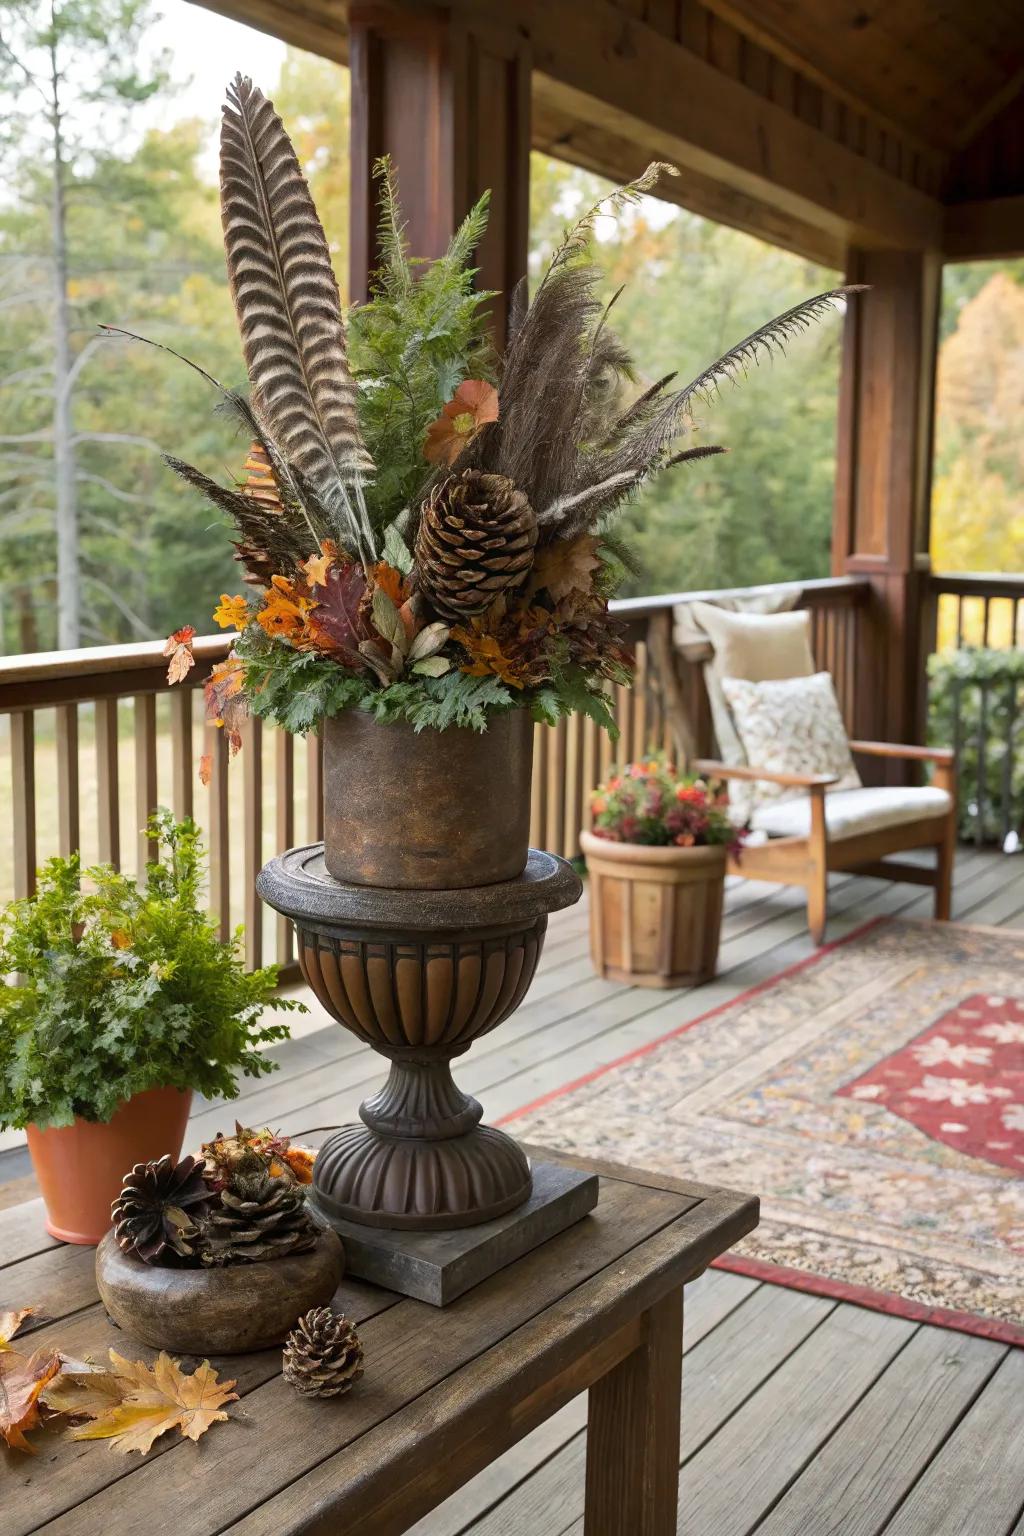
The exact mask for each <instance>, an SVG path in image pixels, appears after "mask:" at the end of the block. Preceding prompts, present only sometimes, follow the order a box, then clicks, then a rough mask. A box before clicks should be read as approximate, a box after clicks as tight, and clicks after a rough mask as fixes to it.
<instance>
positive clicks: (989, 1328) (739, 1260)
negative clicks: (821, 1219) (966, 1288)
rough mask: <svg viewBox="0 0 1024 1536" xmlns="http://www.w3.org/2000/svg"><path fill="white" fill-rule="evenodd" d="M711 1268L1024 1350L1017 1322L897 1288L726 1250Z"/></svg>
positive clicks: (1023, 1335) (1022, 1337)
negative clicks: (915, 1297)
mask: <svg viewBox="0 0 1024 1536" xmlns="http://www.w3.org/2000/svg"><path fill="white" fill-rule="evenodd" d="M711 1267H712V1269H722V1270H725V1271H727V1273H729V1274H731V1275H745V1276H746V1277H747V1279H749V1280H763V1281H765V1282H766V1283H767V1284H769V1285H780V1286H783V1287H785V1289H786V1290H789V1291H805V1292H807V1294H808V1295H810V1296H825V1297H828V1298H829V1299H830V1300H832V1301H848V1302H851V1303H852V1304H853V1305H854V1306H856V1307H866V1308H867V1309H868V1310H869V1311H871V1312H887V1313H888V1314H889V1316H890V1317H903V1318H906V1319H907V1320H908V1321H910V1322H915V1323H931V1324H932V1325H933V1326H934V1327H937V1328H948V1329H950V1330H951V1331H955V1332H957V1333H970V1334H973V1335H974V1336H975V1337H976V1338H979V1339H991V1340H992V1341H993V1342H994V1343H997V1344H1010V1345H1015V1346H1016V1347H1017V1348H1018V1349H1024V1328H1020V1327H1018V1326H1017V1325H1016V1324H1015V1323H1003V1322H1000V1321H999V1319H998V1318H994V1317H978V1316H976V1314H975V1313H973V1312H956V1311H952V1310H951V1309H950V1308H948V1307H929V1306H926V1305H925V1304H924V1302H920V1301H911V1299H910V1298H909V1297H907V1296H897V1295H896V1294H895V1293H894V1292H893V1291H878V1290H875V1289H874V1287H873V1286H870V1285H853V1284H851V1283H850V1282H849V1281H847V1280H832V1279H830V1278H829V1277H828V1276H827V1275H815V1274H812V1273H810V1272H808V1271H806V1270H803V1269H793V1268H791V1267H790V1266H789V1265H787V1264H773V1263H771V1262H770V1261H769V1260H768V1259H748V1258H744V1257H742V1256H741V1255H740V1254H738V1253H723V1254H722V1255H721V1257H720V1258H717V1259H712V1261H711Z"/></svg>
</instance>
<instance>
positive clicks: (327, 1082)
mask: <svg viewBox="0 0 1024 1536" xmlns="http://www.w3.org/2000/svg"><path fill="white" fill-rule="evenodd" d="M930 900H931V893H930V892H922V891H920V890H919V889H918V888H916V887H913V886H894V885H889V884H887V883H886V882H882V881H877V880H871V879H864V878H859V877H854V876H842V877H835V878H834V879H833V881H832V885H831V893H830V912H831V919H830V924H829V937H830V938H838V937H840V936H841V935H842V934H844V933H848V932H850V931H851V930H852V929H853V928H855V927H857V926H858V925H859V924H861V923H863V922H864V921H866V920H867V919H868V918H870V917H873V916H877V915H879V914H882V913H902V914H906V915H915V916H927V915H928V913H929V911H930V906H929V903H930ZM584 903H585V899H584ZM954 914H955V917H956V918H958V919H959V920H960V921H967V922H972V923H979V924H989V925H1006V926H1013V927H1024V862H1021V863H1018V862H1017V861H1015V860H1012V859H1006V858H1004V857H1002V856H1000V855H997V854H993V853H991V852H979V851H975V850H968V849H961V851H960V855H959V858H958V862H957V870H956V883H955V898H954ZM810 952H811V946H810V941H809V938H808V935H807V931H806V925H805V922H804V914H803V910H802V907H801V905H800V902H799V896H798V893H797V892H787V891H785V890H783V889H780V888H779V887H767V886H761V885H755V884H754V883H753V882H742V881H741V882H738V883H736V884H735V885H733V886H732V888H731V889H730V891H729V893H728V897H727V907H726V918H725V924H724V930H723V942H722V950H721V958H720V973H719V975H718V977H717V978H716V980H715V981H714V982H713V983H711V984H710V985H708V986H705V987H702V988H700V989H697V990H694V991H691V992H686V993H680V992H671V993H663V992H651V991H642V990H639V989H631V988H628V987H624V986H618V985H613V984H611V983H607V982H604V981H600V980H598V979H597V978H595V977H594V975H593V973H592V970H591V967H590V961H589V956H588V950H587V936H586V911H585V904H581V906H580V907H577V908H575V909H574V910H572V911H570V912H567V913H563V914H559V915H558V916H556V917H555V918H554V919H553V920H552V923H551V928H550V933H549V941H548V945H547V948H546V951H545V955H544V959H543V962H542V966H541V970H540V974H539V975H538V977H537V980H536V982H535V985H534V987H533V989H532V991H531V993H530V996H529V998H528V1000H527V1002H526V1004H525V1005H524V1006H523V1008H522V1009H521V1010H520V1011H519V1013H518V1014H516V1015H515V1017H514V1018H513V1019H512V1020H510V1021H509V1023H508V1024H507V1025H505V1026H504V1027H503V1028H502V1029H500V1030H497V1031H495V1033H494V1035H493V1036H489V1037H487V1038H486V1039H485V1040H484V1041H482V1042H481V1043H480V1044H479V1045H478V1046H477V1047H476V1048H475V1049H474V1050H473V1051H472V1052H471V1054H470V1055H469V1056H468V1057H466V1058H465V1060H464V1062H463V1063H462V1065H461V1067H460V1071H459V1081H460V1083H461V1084H462V1085H464V1086H465V1087H466V1088H467V1089H469V1090H470V1091H472V1092H475V1093H477V1094H478V1095H479V1096H480V1097H481V1098H482V1099H483V1102H484V1105H485V1108H486V1112H487V1115H488V1117H490V1118H492V1119H493V1118H497V1117H499V1116H501V1115H503V1114H505V1113H507V1112H509V1111H511V1110H513V1109H515V1108H517V1107H519V1106H521V1105H523V1104H525V1103H528V1102H530V1101H531V1100H532V1099H534V1098H536V1097H538V1096H539V1095H540V1094H543V1093H544V1092H546V1091H548V1090H550V1089H553V1088H556V1087H558V1086H559V1085H561V1084H563V1083H565V1082H566V1081H568V1080H570V1079H571V1078H574V1077H577V1076H579V1075H580V1074H581V1073H583V1072H585V1071H587V1070H589V1069H591V1068H593V1067H596V1066H599V1065H600V1064H602V1063H603V1062H607V1061H609V1060H612V1059H615V1058H616V1057H618V1056H620V1055H622V1054H623V1053H624V1052H626V1051H628V1050H630V1049H632V1048H633V1047H635V1046H638V1045H642V1044H643V1043H644V1042H646V1041H648V1040H651V1039H653V1038H655V1037H657V1036H658V1035H659V1034H662V1033H664V1032H665V1031H666V1030H667V1029H669V1028H671V1027H672V1026H674V1025H677V1024H680V1023H682V1022H685V1021H686V1019H688V1018H693V1017H696V1016H697V1015H698V1014H700V1013H703V1012H704V1011H706V1010H707V1009H708V1008H710V1007H713V1006H715V1005H716V1004H718V1003H721V1002H724V1001H727V1000H728V999H730V998H731V997H733V996H736V995H737V994H739V993H740V992H742V991H744V990H745V989H746V988H748V987H750V986H752V985H753V984H755V983H756V982H758V981H761V980H764V979H766V978H768V977H771V976H773V975H775V974H777V973H778V972H779V971H781V970H783V969H785V968H786V967H787V966H789V965H791V964H792V963H793V962H794V961H797V960H799V959H801V958H802V957H804V956H805V955H807V954H809V953H810ZM301 1022H302V1025H303V1028H302V1032H301V1034H299V1036H298V1037H297V1038H295V1039H293V1040H292V1041H289V1042H288V1043H286V1044H285V1045H283V1046H281V1047H279V1048H277V1049H276V1050H275V1052H274V1055H275V1056H276V1057H277V1059H278V1061H279V1063H280V1067H281V1070H280V1072H279V1073H277V1074H275V1076H274V1078H273V1079H272V1080H270V1081H269V1082H268V1083H267V1084H266V1086H263V1087H261V1088H259V1089H257V1090H255V1091H253V1092H251V1093H249V1094H247V1095H246V1096H245V1097H244V1098H242V1099H241V1100H239V1101H238V1103H237V1104H235V1105H232V1106H230V1107H229V1109H228V1110H227V1111H225V1110H224V1109H223V1108H217V1107H216V1106H211V1105H206V1104H203V1105H200V1107H199V1109H198V1111H197V1114H196V1115H195V1117H194V1122H193V1130H194V1138H193V1139H195V1140H198V1139H199V1137H200V1136H202V1137H206V1136H207V1135H210V1134H212V1133H213V1131H214V1130H215V1129H217V1128H218V1127H219V1126H221V1125H223V1124H224V1123H225V1121H226V1120H230V1119H231V1118H233V1117H234V1115H235V1114H236V1113H237V1114H238V1115H239V1116H240V1117H241V1118H243V1119H244V1120H247V1121H249V1122H250V1123H255V1122H259V1123H263V1122H270V1123H272V1124H273V1125H275V1126H280V1127H281V1128H282V1129H283V1130H285V1131H290V1132H293V1133H296V1132H301V1131H303V1130H305V1129H307V1128H313V1127H318V1126H329V1125H332V1124H336V1123H338V1122H339V1121H341V1120H343V1119H346V1118H351V1117H353V1116H354V1114H355V1112H356V1108H357V1106H358V1103H359V1101H360V1099H361V1098H362V1097H363V1096H364V1095H365V1093H366V1090H367V1086H368V1084H369V1083H371V1082H373V1081H374V1080H375V1079H376V1078H378V1077H379V1070H378V1064H377V1063H376V1062H375V1061H374V1059H373V1058H372V1057H371V1056H370V1054H369V1053H368V1052H367V1051H366V1050H365V1049H364V1048H363V1047H361V1046H359V1045H358V1044H356V1042H354V1041H353V1040H351V1039H350V1038H349V1037H348V1036H346V1035H345V1034H344V1033H343V1032H342V1031H341V1030H339V1029H337V1028H336V1027H335V1026H330V1027H327V1028H325V1027H324V1023H323V1016H322V1015H320V1016H317V1015H313V1016H311V1017H309V1018H307V1019H305V1020H303V1021H301ZM33 1194H34V1187H33V1184H32V1180H31V1175H30V1173H29V1171H28V1168H27V1163H26V1161H25V1154H24V1151H23V1150H22V1149H20V1148H11V1149H9V1150H8V1151H6V1152H0V1205H10V1204H13V1203H16V1202H17V1201H19V1200H25V1199H29V1198H31V1197H32V1195H33ZM2 1264H3V1258H2V1256H0V1266H2ZM684 1349H685V1352H686V1362H685V1366H684V1383H685V1386H684V1407H683V1428H682V1437H681V1444H680V1460H681V1463H682V1467H683V1471H682V1483H681V1502H680V1522H681V1523H680V1529H681V1530H683V1531H686V1532H688V1533H691V1536H711V1533H714V1536H750V1533H753V1532H757V1533H758V1536H882V1533H883V1532H884V1533H885V1536H1024V1474H1022V1470H1021V1468H1022V1452H1024V1445H1022V1439H1021V1433H1022V1432H1021V1428H1020V1403H1021V1401H1022V1400H1024V1352H1021V1351H1014V1350H1007V1349H1006V1348H1005V1347H1004V1346H1002V1345H999V1344H995V1343H991V1342H989V1341H987V1340H984V1339H977V1338H970V1337H967V1336H966V1335H963V1334H957V1333H953V1332H950V1331H948V1330H941V1329H937V1328H932V1327H928V1326H923V1325H917V1324H914V1323H911V1322H908V1321H906V1320H904V1319H902V1318H897V1317H889V1316H884V1315H882V1314H879V1313H874V1312H868V1311H865V1310H863V1309H861V1308H858V1307H854V1306H851V1305H848V1304H845V1303H836V1302H833V1301H830V1300H825V1299H822V1298H820V1297H814V1296H808V1295H803V1294H801V1293H799V1292H796V1291H791V1290H785V1289H782V1288H780V1287H777V1286H773V1285H767V1284H760V1283H758V1282H756V1281H753V1280H750V1279H746V1278H743V1277H740V1276H738V1275H731V1274H726V1273H724V1272H720V1271H709V1272H708V1273H707V1274H705V1275H704V1276H703V1277H702V1278H701V1279H700V1280H699V1281H697V1282H696V1283H695V1284H694V1285H693V1286H691V1287H690V1288H688V1291H687V1309H686V1327H685V1334H684ZM585 1423H586V1401H585V1399H584V1398H581V1399H578V1400H577V1401H575V1402H573V1403H571V1404H570V1405H569V1406H568V1407H567V1408H565V1409H564V1410H563V1411H562V1412H561V1413H559V1414H558V1415H556V1416H555V1417H554V1418H552V1419H551V1420H549V1421H548V1422H547V1423H546V1424H544V1425H542V1426H541V1427H540V1428H539V1429H538V1430H536V1431H535V1432H534V1433H533V1434H532V1435H530V1436H528V1437H527V1438H526V1439H524V1440H523V1441H521V1442H520V1443H519V1445H518V1446H516V1447H515V1448H514V1449H513V1450H512V1451H510V1452H509V1453H508V1454H507V1455H506V1456H504V1457H503V1458H502V1459H501V1460H500V1461H498V1462H496V1463H495V1464H494V1465H493V1466H492V1467H490V1468H489V1469H488V1470H487V1471H486V1472H484V1473H482V1474H481V1475H480V1476H479V1477H477V1478H476V1479H475V1480H474V1481H473V1482H472V1483H470V1484H468V1485H467V1487H466V1488H464V1489H463V1490H462V1491H461V1492H460V1493H459V1494H458V1495H457V1496H456V1497H454V1498H453V1499H451V1500H449V1501H448V1502H447V1503H446V1504H445V1505H443V1506H441V1507H440V1508H439V1509H438V1510H436V1511H435V1512H434V1513H433V1514H432V1515H431V1516H429V1517H428V1518H427V1519H426V1520H423V1521H421V1522H420V1523H419V1524H418V1525H416V1526H415V1527H414V1528H413V1531H412V1532H410V1536H582V1529H583V1526H582V1507H583V1502H582V1501H583V1469H584V1452H585ZM111 1536H119V1533H111ZM622 1536H630V1533H628V1532H623V1533H622Z"/></svg>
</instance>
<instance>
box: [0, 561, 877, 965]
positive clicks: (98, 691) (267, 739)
mask: <svg viewBox="0 0 1024 1536" xmlns="http://www.w3.org/2000/svg"><path fill="white" fill-rule="evenodd" d="M748 590H749V589H748ZM767 590H771V591H778V590H780V589H775V588H773V589H767ZM785 590H787V591H789V592H790V593H792V595H793V596H794V597H795V599H796V602H797V605H798V606H802V607H807V608H809V609H810V611H811V615H812V618H811V629H812V637H813V646H814V652H815V656H816V659H817V662H818V664H819V665H820V666H821V667H823V668H824V667H827V668H828V669H829V670H830V671H831V672H832V673H833V676H834V677H835V679H836V685H837V691H838V693H839V698H840V702H841V704H842V706H843V709H844V713H845V715H846V718H847V720H848V722H850V723H851V725H852V722H853V707H854V691H855V674H856V670H857V665H858V653H859V652H860V651H861V650H862V635H861V625H862V622H863V617H864V612H865V604H866V602H867V600H868V592H869V586H868V583H867V582H865V581H864V580H862V579H858V578H854V577H850V578H846V577H842V578H836V579H833V580H825V581H811V582H806V583H803V584H798V583H797V584H789V585H788V587H787V588H786V589H785ZM723 595H734V594H723V593H721V592H718V593H714V592H701V593H683V594H673V595H670V596H665V597H655V598H643V599H634V600H629V601H625V602H621V603H619V604H617V605H616V607H617V609H618V611H619V614H620V616H621V617H622V618H623V619H624V620H625V622H626V625H627V630H628V634H629V638H630V640H631V642H632V643H633V644H634V646H635V650H636V658H637V680H636V686H635V688H634V689H632V690H628V689H617V690H616V691H615V697H614V708H615V714H616V718H617V721H618V724H619V729H620V733H621V734H620V738H619V741H618V742H617V743H615V744H613V743H612V742H611V741H610V740H609V739H608V737H607V736H606V735H605V733H604V732H600V731H598V729H597V727H596V726H595V725H594V723H593V722H592V721H590V720H587V719H583V718H581V717H574V718H573V719H570V720H566V721H562V722H561V723H560V724H559V725H558V726H557V727H555V728H549V727H547V726H538V727H537V728H536V739H535V761H534V777H533V799H532V812H531V840H532V841H533V842H534V844H535V845H538V846H542V847H546V848H550V849H552V850H554V851H556V852H559V853H562V854H564V855H565V856H567V857H573V856H574V855H575V854H576V852H577V849H578V841H577V840H578V833H579V829H580V827H581V826H582V825H583V822H584V817H585V814H586V809H587V804H588V797H589V793H590V791H591V789H592V788H593V787H594V786H595V785H596V784H597V783H599V782H600V780H601V778H602V777H604V776H606V775H607V772H608V770H609V769H610V767H611V765H612V762H613V761H615V760H618V761H625V760H628V759H629V758H632V757H639V756H642V755H644V754H645V753H646V752H647V751H649V750H650V749H651V748H652V747H664V748H666V749H667V750H669V751H673V752H677V753H684V754H685V753H687V752H689V753H707V752H708V751H709V750H710V749H711V747H712V737H711V723H710V719H709V716H708V711H707V704H706V699H705V695H704V689H703V686H702V683H701V668H700V657H699V656H693V657H690V658H686V657H680V656H678V655H677V654H676V653H675V651H674V647H673V643H672V610H673V608H674V606H675V604H676V603H677V602H679V601H684V600H692V599H693V598H695V597H701V598H714V597H721V596H723ZM229 644H230V640H229V637H228V636H220V635H212V636H207V637H204V638H202V639H199V640H197V641H196V642H195V652H196V658H197V665H196V667H195V668H194V670H193V671H192V672H191V673H190V675H189V679H188V684H187V686H184V685H183V686H179V687H177V688H174V689H170V688H168V686H167V682H166V665H167V664H166V660H165V659H164V657H163V655H162V646H161V644H160V642H148V643H144V644H137V645H123V646H111V647H96V648H93V649H89V650H82V651H66V652H45V653H41V654H38V655H29V656H20V657H13V658H9V659H6V660H0V729H3V728H4V727H6V734H7V738H8V740H7V748H8V750H7V751H6V753H3V754H0V818H2V819H0V899H4V898H7V897H9V896H11V895H25V894H27V893H28V892H30V891H31V890H32V888H33V884H34V880H35V871H36V868H37V866H38V864H40V863H41V862H42V861H43V860H44V859H46V858H47V857H49V856H50V855H51V854H53V853H58V852H59V853H65V854H66V853H68V852H70V851H71V850H73V849H75V848H80V849H81V851H82V856H83V859H84V860H85V862H92V861H94V860H103V861H110V862H111V863H113V864H115V865H118V866H120V867H124V868H126V869H128V870H129V871H132V870H134V871H138V870H141V869H142V868H143V867H144V865H145V862H146V859H147V857H149V856H150V854H151V849H150V847H149V845H148V843H147V841H146V837H145V833H144V831H143V830H142V829H143V828H144V827H145V823H146V820H147V818H148V814H149V811H150V810H151V808H152V807H153V806H155V805H158V804H163V805H169V806H170V807H171V808H172V810H173V811H174V813H175V814H176V815H177V816H183V815H192V816H194V817H195V819H196V820H197V821H198V822H199V824H200V825H201V826H202V828H203V830H204V833H205V836H206V840H207V846H208V848H209V850H210V877H211V883H210V906H211V910H212V912H213V914H214V916H215V917H216V919H217V922H218V925H219V927H220V930H221V932H222V933H224V934H227V933H228V932H230V930H231V928H232V927H233V926H234V924H236V923H238V922H240V921H244V922H245V925H246V950H247V959H248V963H249V964H250V965H252V966H256V965H260V964H262V963H263V962H264V961H265V960H267V959H270V958H273V959H275V960H276V961H277V962H278V963H279V964H281V965H283V966H286V967H287V966H290V964H291V962H292V960H293V951H292V943H291V932H290V929H289V927H288V925H287V924H286V923H285V922H284V921H283V920H281V919H279V918H277V917H276V915H275V914H273V913H271V912H269V911H267V910H264V909H263V908H262V906H261V903H260V902H259V901H258V899H257V897H256V893H255V887H254V881H255V876H256V872H257V870H258V869H259V868H260V866H261V864H262V863H263V862H264V861H265V860H266V859H267V858H269V857H270V856H271V854H272V853H274V852H275V851H276V850H278V849H280V848H283V847H287V846H289V845H290V844H293V843H295V842H300V841H315V840H316V839H317V838H319V837H320V836H321V835H322V804H321V758H320V746H319V742H318V740H317V739H316V738H315V737H311V738H308V739H307V740H305V741H303V740H296V739H295V738H293V737H290V736H288V735H287V734H285V733H284V732H283V731H278V730H275V729H271V728H266V729H265V728H264V727H263V726H262V724H261V722H260V721H257V720H252V721H250V722H249V723H248V725H247V727H246V733H245V736H246V739H245V741H244V745H243V750H242V752H241V753H240V755H239V757H238V759H237V760H236V761H234V762H231V763H230V764H229V762H228V755H227V743H226V741H225V739H224V733H223V732H222V731H220V730H217V729H215V728H211V727H210V726H208V725H207V724H206V722H205V720H204V719H203V712H202V701H201V697H199V695H200V685H201V684H202V682H203V681H204V679H205V677H206V676H207V675H208V673H209V670H210V668H211V667H212V666H213V664H214V663H215V662H216V661H219V660H221V659H222V658H223V657H224V656H225V655H226V654H227V651H228V647H229ZM204 753H205V754H209V756H210V758H211V760H212V772H211V776H210V781H209V784H208V785H207V786H206V787H205V788H204V787H203V786H202V785H201V784H200V782H199V779H198V767H199V759H200V757H201V755H203V754H204ZM4 839H6V847H5V845H4Z"/></svg>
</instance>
